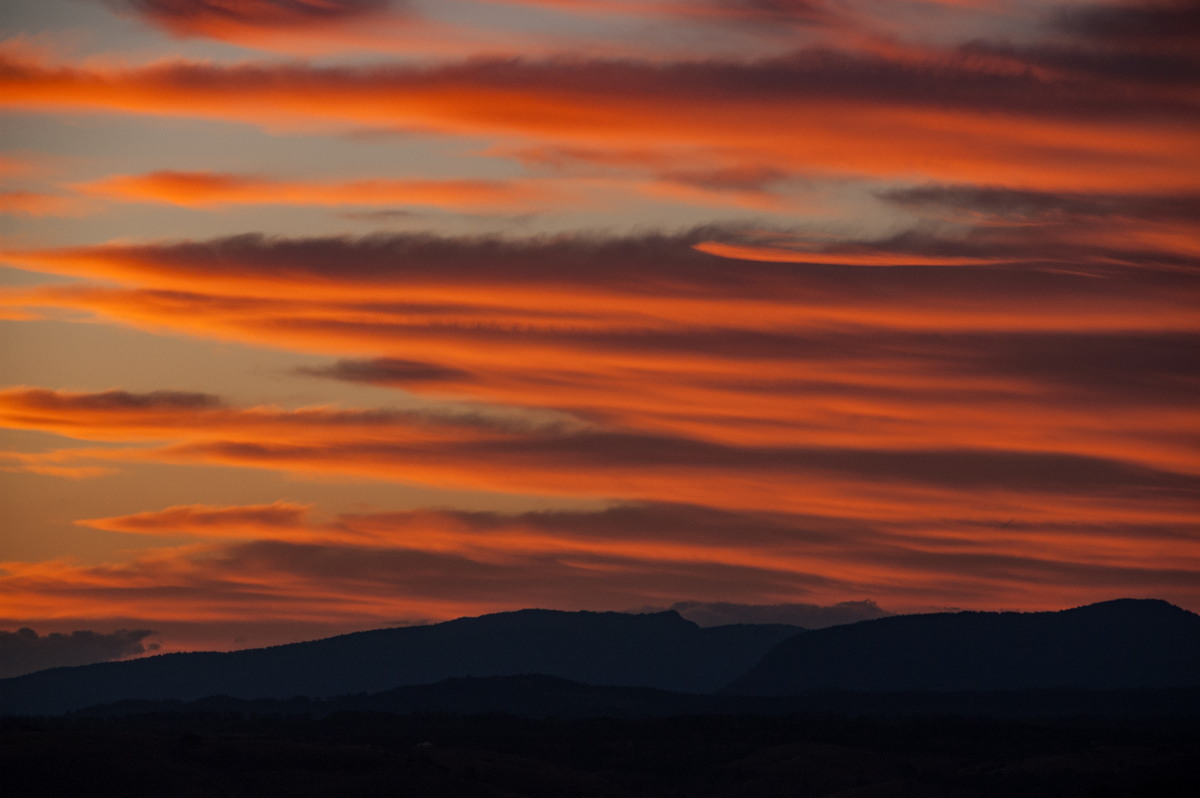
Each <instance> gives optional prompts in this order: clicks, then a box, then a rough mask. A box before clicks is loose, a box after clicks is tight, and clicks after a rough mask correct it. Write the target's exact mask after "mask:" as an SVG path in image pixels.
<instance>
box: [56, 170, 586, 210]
mask: <svg viewBox="0 0 1200 798" xmlns="http://www.w3.org/2000/svg"><path fill="white" fill-rule="evenodd" d="M74 188H75V189H76V190H78V191H82V192H83V193H85V194H89V195H93V196H99V197H104V198H107V199H113V200H117V201H120V202H161V203H169V204H174V205H184V206H188V207H197V208H221V207H225V206H229V205H254V204H280V205H330V206H337V205H377V204H391V203H394V204H407V205H420V206H431V207H439V208H450V209H471V210H481V209H482V210H486V209H492V210H498V209H504V210H520V209H522V208H526V209H529V208H536V207H540V206H544V205H546V204H547V203H550V202H553V201H560V202H561V201H563V199H564V197H565V196H566V195H565V194H564V193H563V192H562V191H561V190H556V189H553V188H550V187H548V186H546V185H545V184H544V183H543V184H534V183H528V182H524V183H523V182H518V181H504V180H385V179H370V180H352V181H345V182H314V181H308V182H305V181H296V180H280V179H276V178H270V177H262V176H256V175H240V174H225V173H217V172H177V171H160V172H151V173H149V174H145V175H114V176H111V177H106V178H103V179H101V180H96V181H92V182H90V183H80V184H76V185H75V186H74Z"/></svg>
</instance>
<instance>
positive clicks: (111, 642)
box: [0, 628, 158, 679]
mask: <svg viewBox="0 0 1200 798" xmlns="http://www.w3.org/2000/svg"><path fill="white" fill-rule="evenodd" d="M152 634H154V632H151V631H149V630H144V629H138V630H133V631H130V630H127V629H120V630H118V631H115V632H110V633H104V632H92V631H77V632H71V633H70V634H61V633H59V632H51V633H50V634H47V635H39V634H38V633H37V632H35V631H34V630H32V629H28V628H25V629H18V630H17V631H15V632H2V631H0V678H5V679H7V678H9V677H12V676H20V675H22V674H26V673H33V672H34V671H40V670H45V669H46V668H59V667H64V666H72V665H90V664H91V663H94V662H109V661H112V660H115V659H122V658H124V657H131V656H136V655H138V654H145V653H146V652H147V651H153V650H155V649H157V648H158V645H157V644H154V643H151V644H149V645H147V644H145V642H144V641H145V639H146V638H147V637H149V636H150V635H152Z"/></svg>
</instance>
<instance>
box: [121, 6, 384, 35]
mask: <svg viewBox="0 0 1200 798" xmlns="http://www.w3.org/2000/svg"><path fill="white" fill-rule="evenodd" d="M104 2H105V3H107V4H108V5H110V6H112V7H114V8H115V9H117V10H120V11H124V12H127V13H131V14H136V15H138V16H140V17H142V18H143V19H145V20H147V21H148V22H150V23H152V24H154V25H157V26H159V27H162V28H163V29H165V30H167V31H169V32H171V33H173V34H175V35H176V36H216V37H217V38H220V37H221V34H222V33H225V32H227V31H229V30H230V29H233V30H236V29H238V28H256V27H262V28H291V27H317V26H323V25H329V24H330V23H336V22H339V21H342V20H347V19H353V18H358V17H362V16H367V15H370V14H374V13H377V12H379V11H380V10H382V9H385V8H388V7H390V6H399V5H402V4H403V0H104Z"/></svg>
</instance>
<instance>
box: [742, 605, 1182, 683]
mask: <svg viewBox="0 0 1200 798" xmlns="http://www.w3.org/2000/svg"><path fill="white" fill-rule="evenodd" d="M1196 685H1200V616H1198V615H1196V614H1194V613H1191V612H1188V611H1186V610H1183V609H1180V608H1179V607H1175V606H1173V605H1171V604H1168V603H1167V602H1165V601H1157V600H1150V599H1141V600H1139V599H1120V600H1117V601H1107V602H1103V603H1100V604H1092V605H1089V606H1086V607H1078V608H1075V609H1071V610H1063V611H1061V612H1032V613H1015V612H960V613H937V614H931V615H904V616H893V617H890V618H880V619H877V620H869V621H861V622H859V623H855V624H849V625H846V626H836V627H831V628H828V629H819V630H815V631H812V632H807V633H805V634H803V635H798V636H795V637H791V638H789V639H787V640H785V641H783V642H781V643H780V644H779V645H778V646H776V647H775V648H774V649H772V650H771V651H770V652H768V653H767V654H766V655H765V656H764V657H763V659H762V661H761V662H760V663H759V664H758V665H756V666H755V667H754V668H752V669H751V670H750V671H749V672H748V673H746V674H745V675H744V676H742V677H740V678H738V679H736V680H734V681H733V682H732V683H731V684H729V685H728V686H727V687H726V688H725V689H724V690H723V691H722V692H725V693H730V694H739V695H794V694H798V693H804V692H807V691H811V690H827V689H838V690H866V691H912V690H1021V689H1032V688H1057V687H1073V688H1090V689H1117V688H1156V687H1189V686H1196Z"/></svg>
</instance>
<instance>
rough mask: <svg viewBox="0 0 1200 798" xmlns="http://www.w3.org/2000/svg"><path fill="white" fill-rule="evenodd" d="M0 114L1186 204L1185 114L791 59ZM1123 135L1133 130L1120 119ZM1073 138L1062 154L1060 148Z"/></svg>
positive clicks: (428, 79)
mask: <svg viewBox="0 0 1200 798" xmlns="http://www.w3.org/2000/svg"><path fill="white" fill-rule="evenodd" d="M2 60H3V63H4V67H5V68H4V72H3V80H2V81H0V85H3V86H4V88H5V93H4V97H5V103H6V105H7V106H8V107H13V108H24V109H30V110H38V111H41V112H58V111H61V112H72V113H73V112H77V111H79V110H87V109H91V110H97V111H120V112H124V113H145V114H155V115H177V116H178V115H182V116H193V117H204V118H217V119H229V120H239V121H250V122H254V123H257V124H260V125H263V126H267V127H270V128H272V129H281V128H286V127H289V126H291V127H292V128H302V129H310V130H311V129H312V128H313V127H314V126H319V127H323V128H324V129H329V126H330V125H334V126H336V127H337V128H339V129H342V128H344V127H346V126H347V125H359V126H368V127H372V126H373V127H378V128H389V129H397V128H403V129H421V130H424V131H426V132H431V131H432V132H440V133H445V134H455V135H468V136H486V137H491V138H493V139H495V140H498V141H508V142H522V141H524V142H526V143H529V144H534V145H539V146H547V145H549V146H556V147H567V148H583V149H601V150H608V149H616V150H628V149H630V148H632V147H641V148H643V149H649V150H651V151H662V150H664V149H666V150H677V149H678V148H684V149H690V150H694V151H697V152H703V153H706V154H707V158H708V160H709V162H710V163H712V164H713V168H716V169H720V168H724V167H730V166H738V167H742V168H746V167H749V168H761V169H778V170H783V171H786V172H789V173H793V174H813V175H825V176H830V175H835V176H854V177H859V178H871V179H914V178H916V179H920V178H924V179H930V180H937V181H940V182H963V181H964V180H969V181H971V182H987V183H994V184H997V185H1008V186H1011V187H1019V188H1041V189H1053V190H1130V191H1139V192H1146V191H1159V192H1161V191H1168V190H1175V191H1184V190H1191V191H1194V190H1195V189H1196V186H1197V181H1196V179H1195V177H1194V175H1195V174H1196V173H1197V170H1196V166H1197V164H1196V156H1195V153H1194V151H1193V150H1192V148H1191V147H1190V136H1189V135H1188V133H1189V132H1190V131H1189V126H1188V124H1187V122H1188V120H1194V119H1195V118H1196V117H1197V113H1198V112H1197V109H1196V108H1195V106H1194V104H1193V103H1192V102H1191V101H1190V100H1188V99H1186V98H1185V97H1184V96H1179V95H1178V94H1177V93H1163V92H1160V91H1153V90H1149V89H1147V88H1145V87H1129V88H1128V89H1125V90H1119V91H1114V88H1113V86H1112V85H1111V83H1110V82H1107V81H1097V80H1087V79H1084V78H1079V77H1076V76H1072V77H1068V78H1063V79H1054V78H1052V77H1047V76H1039V75H1037V74H1035V73H1034V72H1032V71H1030V70H1021V69H1006V70H998V69H994V68H992V66H991V65H988V64H985V65H983V66H980V65H978V64H977V63H976V61H977V60H978V59H977V58H975V59H973V58H972V56H971V55H970V54H969V53H961V54H960V53H953V52H951V53H943V54H941V55H940V56H939V57H938V58H936V59H930V60H926V61H913V60H905V59H889V58H886V57H883V56H878V55H863V54H847V53H840V52H831V51H813V50H810V51H801V52H799V53H794V54H791V55H788V56H786V57H780V58H775V59H767V60H760V61H754V62H734V61H729V62H721V61H700V60H697V61H686V62H669V63H665V64H664V63H658V62H651V61H637V60H622V61H617V60H598V59H587V58H582V57H581V58H570V59H568V58H558V59H541V60H522V59H478V60H472V61H468V62H463V63H451V64H445V65H441V66H434V67H413V66H401V65H395V64H393V65H388V66H371V67H318V66H307V65H301V64H288V65H280V64H273V63H245V64H238V65H228V66H225V65H216V64H203V63H191V62H182V61H177V62H166V63H158V64H153V65H148V66H140V67H137V66H135V67H127V68H119V69H118V68H102V67H79V66H69V65H67V66H64V65H59V64H53V63H48V62H44V61H38V60H36V59H34V58H32V57H30V56H28V55H25V54H23V53H20V52H16V51H14V50H13V49H12V48H11V47H10V48H8V52H7V53H5V54H4V55H3V59H2ZM1132 119H1136V120H1137V123H1136V124H1134V123H1133V122H1131V121H1130V120H1132ZM1068 141H1069V142H1070V144H1069V145H1066V144H1063V142H1068Z"/></svg>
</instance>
